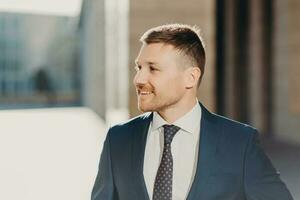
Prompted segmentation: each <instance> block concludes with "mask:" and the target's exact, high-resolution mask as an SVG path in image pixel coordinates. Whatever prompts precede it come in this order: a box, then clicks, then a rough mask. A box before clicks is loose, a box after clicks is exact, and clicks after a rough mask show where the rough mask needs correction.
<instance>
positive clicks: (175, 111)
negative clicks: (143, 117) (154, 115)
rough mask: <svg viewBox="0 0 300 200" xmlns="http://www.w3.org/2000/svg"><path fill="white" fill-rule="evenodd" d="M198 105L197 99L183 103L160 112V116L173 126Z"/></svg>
mask: <svg viewBox="0 0 300 200" xmlns="http://www.w3.org/2000/svg"><path fill="white" fill-rule="evenodd" d="M197 103H198V101H197V99H196V98H194V100H193V101H188V102H186V103H182V104H181V105H174V106H171V107H168V108H166V109H164V110H160V111H158V114H159V115H160V116H161V117H162V118H163V119H164V120H166V121H167V122H168V123H170V124H172V123H173V122H175V121H176V120H177V119H179V118H180V117H182V116H184V115H185V114H186V113H188V112H189V111H191V110H192V108H193V107H194V106H195V105H196V104H197Z"/></svg>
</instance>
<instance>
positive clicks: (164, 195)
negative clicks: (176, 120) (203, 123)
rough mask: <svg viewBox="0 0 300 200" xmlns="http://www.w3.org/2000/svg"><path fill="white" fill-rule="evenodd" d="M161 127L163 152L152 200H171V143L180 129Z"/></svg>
mask: <svg viewBox="0 0 300 200" xmlns="http://www.w3.org/2000/svg"><path fill="white" fill-rule="evenodd" d="M163 127H164V150H163V154H162V158H161V162H160V165H159V167H158V170H157V174H156V178H155V182H154V190H153V200H172V182H173V157H172V153H171V142H172V140H173V137H174V136H175V134H176V132H177V131H178V130H179V129H180V128H179V127H177V126H174V125H164V126H163Z"/></svg>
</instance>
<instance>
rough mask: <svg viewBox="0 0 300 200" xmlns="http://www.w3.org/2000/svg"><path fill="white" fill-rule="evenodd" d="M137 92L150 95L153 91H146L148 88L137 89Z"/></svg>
mask: <svg viewBox="0 0 300 200" xmlns="http://www.w3.org/2000/svg"><path fill="white" fill-rule="evenodd" d="M137 92H138V95H143V96H144V95H145V96H146V95H150V94H153V91H148V90H137Z"/></svg>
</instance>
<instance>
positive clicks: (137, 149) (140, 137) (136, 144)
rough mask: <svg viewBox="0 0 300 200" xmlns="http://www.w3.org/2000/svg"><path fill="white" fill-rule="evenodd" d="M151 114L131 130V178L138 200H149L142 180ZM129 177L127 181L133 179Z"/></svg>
mask: <svg viewBox="0 0 300 200" xmlns="http://www.w3.org/2000/svg"><path fill="white" fill-rule="evenodd" d="M152 115H153V114H152V113H151V114H148V115H145V116H144V117H143V118H142V119H141V121H139V122H138V124H136V125H135V126H134V127H132V130H131V131H133V132H134V134H133V143H132V161H131V162H132V163H131V166H132V172H133V173H134V176H133V177H136V178H134V180H136V183H135V184H134V185H135V187H137V188H135V189H136V194H137V198H138V199H145V200H149V195H148V191H147V188H146V183H145V179H144V173H143V167H144V155H145V147H146V140H147V134H148V129H149V125H150V122H151V120H152ZM133 177H130V179H129V181H131V180H132V179H133Z"/></svg>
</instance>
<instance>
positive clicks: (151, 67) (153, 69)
mask: <svg viewBox="0 0 300 200" xmlns="http://www.w3.org/2000/svg"><path fill="white" fill-rule="evenodd" d="M149 69H150V71H157V69H156V68H155V67H153V66H150V67H149Z"/></svg>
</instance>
